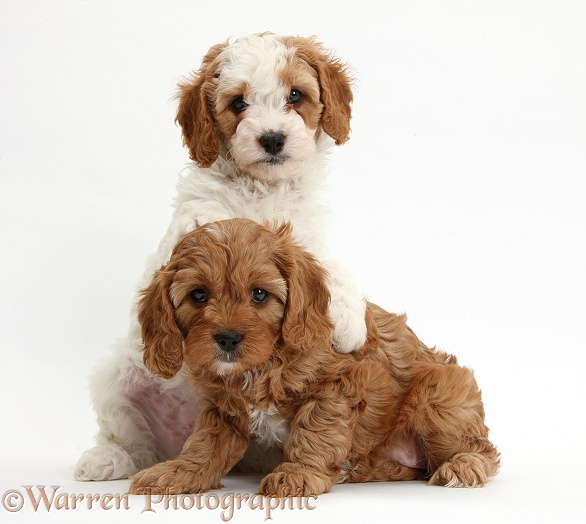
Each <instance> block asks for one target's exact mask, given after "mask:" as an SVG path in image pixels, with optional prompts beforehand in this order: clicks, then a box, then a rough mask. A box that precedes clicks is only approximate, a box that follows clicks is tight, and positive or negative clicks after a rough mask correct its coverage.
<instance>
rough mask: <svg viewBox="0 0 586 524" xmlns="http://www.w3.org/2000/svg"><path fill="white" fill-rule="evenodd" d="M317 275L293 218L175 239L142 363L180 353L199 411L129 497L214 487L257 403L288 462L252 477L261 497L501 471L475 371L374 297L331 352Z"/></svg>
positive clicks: (481, 477) (160, 364)
mask: <svg viewBox="0 0 586 524" xmlns="http://www.w3.org/2000/svg"><path fill="white" fill-rule="evenodd" d="M325 280H326V274H325V271H324V270H323V269H322V268H321V267H320V266H319V265H318V264H317V263H316V261H315V260H314V259H313V257H312V256H311V255H309V254H308V253H307V252H305V251H304V250H303V249H302V248H300V247H299V246H297V245H296V244H294V243H293V241H292V238H291V234H290V230H289V227H288V226H284V227H280V228H279V229H277V230H276V231H275V232H272V231H270V230H268V229H266V228H264V227H262V226H260V225H258V224H256V223H254V222H251V221H248V220H243V219H235V220H229V221H223V222H216V223H213V224H209V225H207V226H204V227H202V228H200V229H198V230H196V231H194V232H193V233H191V234H189V235H187V236H186V237H185V238H184V239H183V240H182V241H181V242H180V243H179V244H178V245H177V247H176V249H175V251H174V254H173V256H172V257H171V261H170V263H169V264H168V265H167V266H166V267H165V268H164V269H162V270H161V271H159V272H158V273H157V275H155V277H154V279H153V282H152V284H151V285H150V286H149V287H148V288H147V289H146V290H145V291H144V293H143V299H142V301H141V303H140V308H139V309H140V317H139V318H140V319H141V323H142V329H143V337H144V342H145V354H144V361H145V365H146V366H147V367H148V368H149V369H150V370H151V371H152V372H153V373H158V374H160V375H162V376H169V374H172V372H173V370H175V372H176V371H177V370H178V369H179V367H180V366H181V364H182V363H183V362H184V363H185V364H186V365H187V367H188V368H189V370H190V373H191V374H192V376H193V378H194V380H195V383H196V384H197V385H198V387H200V388H202V390H203V391H202V392H203V397H204V408H203V412H202V413H201V414H200V415H199V417H198V418H197V420H196V422H195V428H194V431H193V434H192V436H191V437H190V438H189V439H188V441H187V442H186V444H185V446H184V448H183V451H182V453H181V455H180V456H179V457H177V458H176V459H175V460H170V461H168V462H163V463H161V464H158V465H156V466H153V467H152V468H149V469H147V470H144V471H142V472H140V473H138V474H137V475H135V476H134V477H133V479H132V484H131V488H130V491H131V492H132V493H145V492H146V491H147V490H148V489H161V490H169V492H171V493H186V492H189V493H195V492H201V491H205V490H208V489H213V488H218V487H220V486H221V484H220V481H221V478H222V476H224V475H225V474H226V473H227V472H228V471H229V470H230V469H231V468H232V467H233V466H234V465H235V464H236V463H237V462H238V460H239V459H240V458H241V457H242V456H243V454H244V453H245V451H246V449H247V447H248V444H249V441H250V439H251V438H252V436H253V435H251V418H250V417H251V413H252V412H253V411H254V410H263V409H264V410H271V409H273V411H274V412H276V413H277V417H279V418H280V419H281V420H282V421H283V422H284V423H285V424H286V425H287V428H288V435H287V437H286V439H285V440H284V443H283V445H282V447H283V456H284V461H283V462H282V463H281V464H280V465H279V466H278V467H277V468H276V469H275V470H274V471H273V472H272V473H270V474H269V475H267V476H266V477H265V478H264V479H263V481H262V483H261V486H260V491H261V493H263V494H265V495H268V496H278V497H283V496H307V495H318V494H320V493H323V492H326V491H328V490H329V489H330V488H331V486H332V485H333V484H334V483H336V482H367V481H382V480H413V479H423V478H427V479H429V483H430V484H438V485H446V486H465V487H475V486H482V485H484V484H485V483H486V481H487V480H488V479H489V478H490V477H491V476H493V475H495V474H496V472H497V470H498V467H499V454H498V452H497V450H496V448H495V447H494V446H493V445H492V444H491V443H490V442H489V440H488V429H487V427H486V426H485V424H484V409H483V405H482V401H481V395H480V391H479V390H478V387H477V385H476V382H475V380H474V377H473V374H472V372H471V371H470V370H469V369H466V368H463V367H460V366H458V364H457V362H456V359H455V358H454V357H452V356H450V355H447V354H446V353H443V352H440V351H435V350H433V349H430V348H428V347H426V346H425V345H424V344H422V343H421V342H420V341H419V340H418V338H417V337H416V336H415V334H414V333H413V332H412V331H411V330H410V329H409V327H408V326H407V325H406V319H405V317H404V316H401V315H394V314H391V313H388V312H386V311H384V310H383V309H381V308H380V307H378V306H376V305H374V304H368V308H367V313H366V321H367V326H368V339H367V342H366V345H365V346H364V348H363V349H362V350H361V351H358V352H355V353H350V354H340V353H336V352H335V351H333V349H332V346H331V331H332V325H331V323H330V321H329V320H328V314H327V312H328V301H329V294H328V291H327V287H326V285H325ZM256 288H261V289H265V290H267V291H269V299H268V300H267V301H266V302H264V303H262V304H256V303H254V302H253V301H251V294H250V293H251V290H253V289H256ZM193 289H205V290H206V292H207V295H208V298H207V301H206V302H205V303H196V302H194V301H193V300H192V299H191V298H190V291H192V290H193ZM173 325H174V328H173V327H172V326H173ZM170 327H171V330H173V329H174V330H175V333H174V334H173V335H172V336H170V335H169V331H170ZM226 329H230V330H237V331H239V332H240V333H242V335H243V337H242V342H241V344H240V346H239V347H238V349H237V350H236V351H235V352H234V355H233V356H230V357H228V356H227V355H226V354H225V353H223V352H222V351H221V350H220V349H219V347H218V344H216V342H215V339H214V336H215V335H216V334H217V333H218V332H221V331H222V330H226ZM178 340H182V341H183V351H182V354H181V355H180V354H179V348H180V344H178ZM165 344H169V345H170V346H172V347H164V346H165ZM178 355H179V358H178ZM228 358H229V359H230V362H227V360H226V359H228Z"/></svg>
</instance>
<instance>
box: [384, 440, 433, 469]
mask: <svg viewBox="0 0 586 524" xmlns="http://www.w3.org/2000/svg"><path fill="white" fill-rule="evenodd" d="M376 452H377V453H378V454H379V455H382V456H383V457H385V458H388V459H390V460H392V461H394V462H397V463H399V464H402V465H403V466H407V467H408V468H414V469H425V468H426V466H427V459H426V458H425V454H424V453H423V450H422V449H421V446H420V445H419V442H418V439H417V436H416V435H410V436H404V437H401V438H397V439H395V440H394V441H393V442H391V443H388V444H385V445H383V446H380V447H379V448H377V449H376Z"/></svg>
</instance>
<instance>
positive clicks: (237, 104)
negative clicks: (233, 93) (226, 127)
mask: <svg viewBox="0 0 586 524" xmlns="http://www.w3.org/2000/svg"><path fill="white" fill-rule="evenodd" d="M231 107H232V109H233V110H234V111H236V113H242V112H243V111H244V110H245V109H246V108H247V107H248V104H247V103H246V102H245V101H244V97H243V96H239V97H238V98H235V99H234V100H233V101H232V105H231Z"/></svg>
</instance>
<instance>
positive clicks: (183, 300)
mask: <svg viewBox="0 0 586 524" xmlns="http://www.w3.org/2000/svg"><path fill="white" fill-rule="evenodd" d="M325 279H326V274H325V271H324V270H323V269H322V268H321V267H320V266H319V265H318V264H317V263H316V261H315V260H314V259H313V257H312V256H311V255H310V254H308V253H307V252H306V251H304V250H303V249H302V248H301V247H299V246H298V245H296V244H295V243H294V242H293V240H292V237H291V232H290V227H289V226H288V225H284V226H280V227H278V228H277V229H276V230H275V231H274V232H273V231H271V230H269V229H267V228H265V227H263V226H261V225H259V224H257V223H256V222H253V221H250V220H246V219H233V220H225V221H220V222H214V223H210V224H208V225H206V226H203V227H201V228H199V229H196V230H195V231H193V232H192V233H190V234H188V235H187V236H185V237H184V238H183V239H182V240H181V241H180V242H179V243H178V244H177V246H176V247H175V250H174V252H173V255H172V256H171V259H170V261H169V263H168V264H167V266H165V267H164V268H163V269H161V270H160V271H158V272H157V273H156V274H155V275H154V277H153V279H152V282H151V284H150V285H149V286H148V287H147V288H146V289H145V290H144V291H143V292H142V299H141V301H140V304H139V312H138V318H139V321H140V324H141V326H142V336H143V340H144V345H145V350H144V363H145V365H146V367H147V368H148V369H149V371H151V372H152V373H154V374H157V375H160V376H162V377H165V378H171V377H173V376H174V375H175V374H176V373H177V372H178V371H179V370H180V369H181V366H182V364H183V362H184V361H185V363H186V364H187V366H188V367H189V368H190V369H192V370H195V369H203V370H205V371H206V372H208V373H212V374H214V375H236V374H240V373H244V372H246V371H251V370H255V369H257V370H259V369H261V368H262V367H263V365H264V364H265V363H267V362H268V361H269V360H270V359H271V358H273V357H274V358H279V359H280V360H281V361H283V360H285V361H287V360H288V359H291V358H293V357H294V355H295V354H298V352H299V351H303V350H304V349H306V348H311V347H328V346H329V344H330V343H331V330H332V326H331V323H330V321H329V320H328V318H329V317H328V305H329V300H330V295H329V291H328V289H327V286H326V283H325Z"/></svg>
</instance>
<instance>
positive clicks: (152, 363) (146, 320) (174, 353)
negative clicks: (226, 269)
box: [138, 270, 183, 378]
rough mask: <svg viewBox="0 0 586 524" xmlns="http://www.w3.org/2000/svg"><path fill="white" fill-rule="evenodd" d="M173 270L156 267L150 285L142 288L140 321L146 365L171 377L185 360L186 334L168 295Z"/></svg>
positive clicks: (139, 311) (157, 372)
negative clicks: (184, 338)
mask: <svg viewBox="0 0 586 524" xmlns="http://www.w3.org/2000/svg"><path fill="white" fill-rule="evenodd" d="M173 276H174V272H173V271H165V270H161V271H157V272H156V273H155V276H154V277H153V279H152V281H151V283H150V285H149V286H148V287H147V288H146V289H144V290H143V291H142V298H141V300H140V302H139V305H138V321H139V323H140V326H141V329H142V339H143V342H144V355H143V360H144V365H145V366H146V367H147V369H148V370H149V371H150V372H151V373H153V374H155V375H159V376H161V377H163V378H172V377H174V376H175V375H176V374H177V372H178V371H179V370H180V369H181V365H182V364H183V337H182V335H181V332H180V331H179V328H178V326H177V324H176V323H175V316H174V308H173V304H172V302H171V299H170V297H169V287H170V286H171V282H172V281H173Z"/></svg>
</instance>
